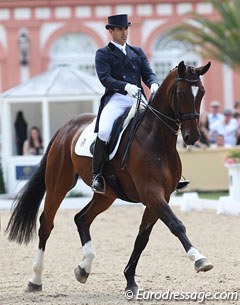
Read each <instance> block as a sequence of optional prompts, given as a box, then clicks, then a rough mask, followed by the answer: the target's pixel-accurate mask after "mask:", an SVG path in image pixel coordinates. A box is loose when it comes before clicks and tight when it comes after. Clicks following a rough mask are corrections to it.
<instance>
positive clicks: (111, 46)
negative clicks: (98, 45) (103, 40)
mask: <svg viewBox="0 0 240 305" xmlns="http://www.w3.org/2000/svg"><path fill="white" fill-rule="evenodd" d="M108 47H109V49H110V50H111V53H112V54H113V55H114V56H116V57H118V58H121V59H123V60H124V59H125V57H126V55H125V54H124V53H123V52H122V51H121V50H119V48H117V47H115V45H114V44H113V43H111V42H109V44H108Z"/></svg>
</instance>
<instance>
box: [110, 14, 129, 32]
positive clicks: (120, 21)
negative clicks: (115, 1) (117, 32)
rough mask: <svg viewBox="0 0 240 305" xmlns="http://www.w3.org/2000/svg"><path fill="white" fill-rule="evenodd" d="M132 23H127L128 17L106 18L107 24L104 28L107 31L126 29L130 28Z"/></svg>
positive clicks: (115, 16) (124, 15)
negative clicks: (116, 28) (117, 28)
mask: <svg viewBox="0 0 240 305" xmlns="http://www.w3.org/2000/svg"><path fill="white" fill-rule="evenodd" d="M131 24H132V22H128V15H126V14H123V15H114V16H109V17H108V24H107V25H106V26H105V28H106V29H107V30H109V29H110V28H113V27H126V26H130V25H131Z"/></svg>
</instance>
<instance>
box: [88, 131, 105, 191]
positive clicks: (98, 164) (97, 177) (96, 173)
mask: <svg viewBox="0 0 240 305" xmlns="http://www.w3.org/2000/svg"><path fill="white" fill-rule="evenodd" d="M105 155H106V142H104V141H102V140H100V139H99V138H98V137H97V139H96V143H95V147H94V153H93V163H92V167H93V180H92V184H91V188H92V190H93V191H94V192H95V193H98V194H104V193H105V190H106V183H105V180H104V177H103V168H104V163H105Z"/></svg>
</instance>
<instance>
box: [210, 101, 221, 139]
mask: <svg viewBox="0 0 240 305" xmlns="http://www.w3.org/2000/svg"><path fill="white" fill-rule="evenodd" d="M210 106H211V112H210V113H209V114H208V124H209V142H210V143H215V141H216V140H215V138H216V135H217V134H216V132H215V131H214V130H213V128H212V126H214V124H216V122H220V121H222V120H223V119H224V115H223V114H222V113H221V112H220V111H219V107H220V102H219V101H212V102H211V103H210Z"/></svg>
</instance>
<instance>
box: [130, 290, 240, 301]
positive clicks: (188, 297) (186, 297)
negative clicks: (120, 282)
mask: <svg viewBox="0 0 240 305" xmlns="http://www.w3.org/2000/svg"><path fill="white" fill-rule="evenodd" d="M124 295H125V298H126V299H127V300H133V299H135V300H145V301H150V300H155V301H195V302H198V303H199V304H202V303H204V302H205V301H213V300H214V301H229V300H231V301H237V300H239V299H240V295H239V294H238V293H237V292H236V291H222V292H219V291H218V292H215V293H214V292H210V291H193V292H190V291H185V292H183V291H181V292H178V291H171V290H169V289H168V290H167V291H163V292H161V291H144V290H143V289H138V290H137V292H136V293H133V291H132V290H126V291H125V294H124Z"/></svg>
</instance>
